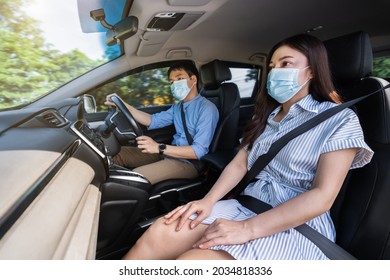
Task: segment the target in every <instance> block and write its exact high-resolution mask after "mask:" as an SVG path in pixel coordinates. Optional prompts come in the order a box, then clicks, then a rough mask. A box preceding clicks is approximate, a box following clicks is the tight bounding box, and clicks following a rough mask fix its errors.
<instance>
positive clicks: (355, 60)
mask: <svg viewBox="0 0 390 280" xmlns="http://www.w3.org/2000/svg"><path fill="white" fill-rule="evenodd" d="M324 43H325V46H326V48H327V50H328V55H329V61H330V65H331V70H332V74H333V77H334V82H335V85H336V88H337V91H338V92H339V93H340V94H341V96H342V97H343V99H344V101H347V100H350V99H354V98H358V97H360V96H363V95H367V94H369V93H371V92H373V91H375V90H378V89H381V88H382V87H383V86H385V85H387V84H388V82H387V81H385V80H384V79H380V78H377V77H373V76H371V73H372V68H373V54H372V48H371V43H370V38H369V36H368V34H367V33H365V32H356V33H352V34H348V35H345V36H341V37H338V38H335V39H331V40H328V41H325V42H324ZM355 107H356V108H355V110H356V112H357V115H358V117H359V120H360V122H361V125H362V128H363V131H364V135H365V139H366V142H367V144H368V145H369V146H370V147H371V149H372V150H373V151H374V152H375V155H374V157H373V159H372V161H371V162H370V163H369V164H368V165H366V166H364V167H363V168H359V169H354V170H351V171H350V172H349V174H348V176H347V179H346V180H345V182H344V186H343V188H342V190H341V192H340V194H339V196H338V198H337V200H336V202H335V204H334V205H333V207H332V209H331V214H332V217H333V220H334V222H335V226H336V232H337V236H336V243H338V244H339V245H341V246H342V247H343V248H344V249H346V250H347V251H348V252H350V253H351V254H352V255H354V256H355V257H356V258H358V259H366V260H368V259H375V260H378V259H390V91H389V90H382V91H380V92H378V93H376V94H374V95H373V96H371V97H368V98H367V99H364V100H363V101H361V102H360V103H358V104H356V105H355Z"/></svg>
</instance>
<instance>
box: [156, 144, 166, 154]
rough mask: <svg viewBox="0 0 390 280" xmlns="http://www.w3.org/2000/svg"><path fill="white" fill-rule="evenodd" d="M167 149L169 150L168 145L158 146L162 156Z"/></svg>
mask: <svg viewBox="0 0 390 280" xmlns="http://www.w3.org/2000/svg"><path fill="white" fill-rule="evenodd" d="M166 148H167V145H165V144H158V150H159V154H160V155H162V154H163V153H164V152H165V149H166Z"/></svg>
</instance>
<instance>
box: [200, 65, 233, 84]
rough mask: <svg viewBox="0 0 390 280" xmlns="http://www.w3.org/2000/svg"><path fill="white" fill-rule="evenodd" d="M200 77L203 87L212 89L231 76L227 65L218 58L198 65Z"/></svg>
mask: <svg viewBox="0 0 390 280" xmlns="http://www.w3.org/2000/svg"><path fill="white" fill-rule="evenodd" d="M200 77H201V79H202V83H203V87H204V88H205V89H213V88H217V87H219V85H220V84H221V83H222V82H224V81H228V80H230V79H231V78H232V73H231V72H230V69H229V67H228V66H227V65H226V64H225V63H224V62H222V61H220V60H217V59H216V60H213V61H211V62H209V63H207V64H204V65H202V66H201V67H200Z"/></svg>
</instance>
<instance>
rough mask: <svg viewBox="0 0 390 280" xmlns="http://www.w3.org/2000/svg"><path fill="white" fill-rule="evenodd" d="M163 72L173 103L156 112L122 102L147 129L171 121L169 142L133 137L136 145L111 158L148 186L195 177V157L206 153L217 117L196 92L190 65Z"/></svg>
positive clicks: (194, 72)
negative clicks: (170, 139)
mask: <svg viewBox="0 0 390 280" xmlns="http://www.w3.org/2000/svg"><path fill="white" fill-rule="evenodd" d="M167 74H168V79H169V83H170V85H171V86H170V87H171V92H172V95H173V96H174V97H175V99H177V100H178V101H179V102H178V103H177V104H173V105H172V106H171V107H170V108H169V109H168V110H166V111H162V112H160V113H156V114H148V113H146V112H143V111H140V110H138V109H136V108H135V107H133V106H131V105H129V104H127V103H125V102H124V104H125V106H126V107H127V109H128V110H129V111H130V113H131V114H132V115H133V117H134V118H135V120H136V121H137V122H139V123H140V124H142V125H144V126H146V127H147V128H148V130H152V129H157V128H162V127H166V126H169V125H172V124H173V125H174V127H175V129H176V133H175V134H174V136H173V141H172V143H171V144H169V145H168V144H166V143H157V142H156V141H154V140H153V139H152V138H151V137H149V136H145V135H143V136H139V137H137V138H136V140H137V147H130V146H124V147H122V148H121V151H120V152H119V153H118V154H117V155H116V156H114V157H113V162H114V163H115V164H118V165H121V166H125V167H127V168H131V169H133V171H135V172H138V173H140V174H142V175H143V176H145V177H146V178H147V179H148V180H149V181H150V183H151V184H152V185H153V184H156V183H158V182H161V181H163V180H167V179H179V178H182V179H193V178H196V177H197V176H199V170H198V167H197V160H199V159H201V158H202V157H203V156H204V155H205V154H207V153H208V150H209V145H210V143H211V141H212V139H213V135H214V131H215V128H216V126H217V123H218V119H219V112H218V109H217V107H216V106H215V104H214V103H212V102H211V101H209V100H207V99H206V98H205V97H203V96H201V95H200V94H199V92H198V87H197V83H198V79H199V74H198V71H197V69H196V67H195V65H194V64H192V63H190V62H178V63H176V64H174V65H172V66H171V67H170V68H169V69H168V73H167ZM112 95H113V94H111V95H108V96H107V98H106V102H105V103H104V104H105V105H107V106H115V104H114V103H113V102H112V101H111V100H110V97H111V96H112ZM114 95H116V94H114ZM182 110H183V112H182ZM183 113H184V114H183ZM183 115H184V120H185V121H183V118H182V116H183Z"/></svg>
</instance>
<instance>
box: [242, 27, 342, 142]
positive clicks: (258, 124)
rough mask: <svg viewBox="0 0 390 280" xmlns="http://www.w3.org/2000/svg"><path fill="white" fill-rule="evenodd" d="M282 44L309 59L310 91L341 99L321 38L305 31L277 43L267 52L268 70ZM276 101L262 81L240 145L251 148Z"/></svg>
mask: <svg viewBox="0 0 390 280" xmlns="http://www.w3.org/2000/svg"><path fill="white" fill-rule="evenodd" d="M281 46H288V47H290V48H292V49H295V50H297V51H299V52H301V53H302V54H303V55H305V56H306V58H307V59H308V63H309V65H310V69H311V71H312V74H313V78H312V79H311V80H310V84H309V93H310V94H311V95H312V97H313V98H314V99H315V100H317V101H319V102H323V101H331V102H335V103H341V98H340V96H339V95H338V94H337V93H336V92H335V88H334V85H333V82H332V77H331V73H330V68H329V62H328V55H327V51H326V48H325V46H324V44H323V43H322V41H321V40H319V39H318V38H316V37H314V36H311V35H308V34H298V35H295V36H292V37H289V38H287V39H285V40H283V41H281V42H279V43H278V44H276V45H275V46H274V47H273V48H272V49H271V51H270V52H269V54H268V58H267V62H266V63H267V64H266V67H267V74H268V72H269V71H270V69H269V64H270V60H271V58H272V55H273V53H274V52H275V51H276V49H278V48H279V47H281ZM278 105H279V103H278V102H277V101H275V100H274V99H273V98H272V97H270V96H269V94H268V92H267V87H266V83H265V82H264V83H263V85H262V87H261V88H260V91H259V93H258V94H257V96H256V101H255V111H254V116H253V119H252V121H251V122H250V123H249V124H248V126H247V127H246V128H245V130H244V133H243V140H242V143H241V146H242V147H244V146H247V145H248V148H249V149H251V148H252V145H253V143H254V142H255V140H256V139H257V138H258V137H259V136H260V134H261V133H263V131H264V129H265V126H266V124H267V119H268V116H269V114H270V113H271V112H272V111H273V110H274V109H275V108H276V107H277V106H278Z"/></svg>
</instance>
